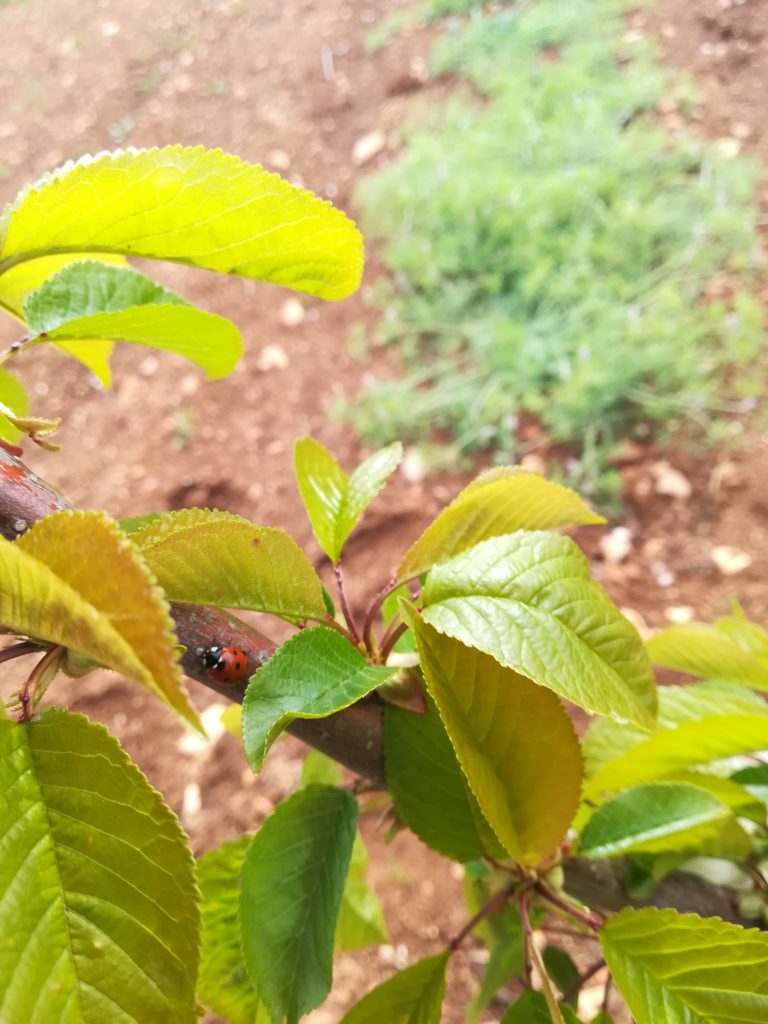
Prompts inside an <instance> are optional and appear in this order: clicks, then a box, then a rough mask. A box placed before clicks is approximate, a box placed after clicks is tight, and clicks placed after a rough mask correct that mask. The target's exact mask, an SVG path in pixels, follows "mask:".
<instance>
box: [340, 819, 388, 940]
mask: <svg viewBox="0 0 768 1024" xmlns="http://www.w3.org/2000/svg"><path fill="white" fill-rule="evenodd" d="M367 867H368V851H367V850H366V848H365V843H364V842H363V837H362V836H361V835H360V833H359V832H358V833H357V835H356V836H355V841H354V843H353V845H352V857H351V859H350V862H349V874H348V875H347V881H346V884H345V886H344V894H343V896H342V898H341V907H340V908H339V919H338V921H337V923H336V937H335V939H334V947H335V948H336V949H337V950H339V951H346V950H352V949H362V948H363V947H364V946H372V945H373V944H374V943H380V942H389V932H388V931H387V926H386V924H385V923H384V913H383V911H382V909H381V903H380V902H379V898H378V896H377V895H376V893H375V892H374V891H373V889H371V887H370V886H369V885H368V884H367V883H366V881H365V872H366V869H367Z"/></svg>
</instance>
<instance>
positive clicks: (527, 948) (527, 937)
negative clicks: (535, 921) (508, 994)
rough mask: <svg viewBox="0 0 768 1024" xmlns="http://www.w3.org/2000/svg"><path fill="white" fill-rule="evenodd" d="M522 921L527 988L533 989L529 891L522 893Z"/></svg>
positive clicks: (522, 891)
mask: <svg viewBox="0 0 768 1024" xmlns="http://www.w3.org/2000/svg"><path fill="white" fill-rule="evenodd" d="M519 903H520V920H521V921H522V922H523V972H524V980H525V985H526V988H530V987H531V950H532V947H533V929H532V928H531V915H530V914H529V913H528V889H527V888H524V889H522V890H521V891H520V897H519Z"/></svg>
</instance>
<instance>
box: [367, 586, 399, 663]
mask: <svg viewBox="0 0 768 1024" xmlns="http://www.w3.org/2000/svg"><path fill="white" fill-rule="evenodd" d="M399 583H400V581H399V580H398V579H397V577H396V576H393V577H392V578H391V579H389V580H387V582H386V583H385V584H384V586H383V587H380V588H379V590H378V591H377V592H376V594H375V595H374V598H373V600H372V601H371V604H370V607H369V608H368V611H367V612H366V613H365V619H364V620H363V641H364V643H365V649H366V650H367V651H368V652H370V651H371V650H372V645H371V641H372V633H373V620H374V619H375V618H376V613H377V612H378V610H379V608H381V606H382V605H383V604H384V602H385V601H386V599H387V598H388V597H389V595H390V594H391V593H392V591H393V590H396V589H397V587H398V586H399Z"/></svg>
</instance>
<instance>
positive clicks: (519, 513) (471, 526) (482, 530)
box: [397, 466, 605, 580]
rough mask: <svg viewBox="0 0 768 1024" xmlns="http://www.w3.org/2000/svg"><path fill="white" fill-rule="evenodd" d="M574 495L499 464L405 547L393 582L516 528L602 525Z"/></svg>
mask: <svg viewBox="0 0 768 1024" xmlns="http://www.w3.org/2000/svg"><path fill="white" fill-rule="evenodd" d="M604 522H605V520H604V519H603V518H602V516H597V515H594V513H592V512H590V510H589V509H588V508H587V506H586V505H585V504H584V502H583V501H582V499H581V498H580V497H579V496H578V494H576V493H575V492H574V491H571V490H569V489H568V488H567V487H562V486H561V485H560V484H555V483H552V482H551V481H549V480H545V479H544V477H542V476H540V475H539V474H538V473H528V472H526V471H525V470H523V469H520V468H519V467H517V466H499V467H497V468H495V469H490V470H487V471H486V472H485V473H481V475H480V476H479V477H478V478H477V479H476V480H473V481H472V483H471V484H469V486H468V487H465V488H464V490H463V491H462V492H461V493H460V494H459V496H458V497H457V498H455V499H454V501H452V502H451V504H450V505H448V507H447V508H444V509H443V511H442V512H441V513H440V515H439V516H438V517H437V519H435V521H434V522H433V523H432V524H431V525H430V526H428V527H427V529H426V530H425V531H424V533H422V535H421V536H420V537H419V539H418V540H417V541H416V542H415V543H414V544H413V545H412V546H411V547H410V548H409V549H408V551H407V552H406V554H405V557H404V558H403V560H402V562H401V563H400V567H399V569H398V570H397V576H398V579H401V580H405V579H413V578H414V577H415V576H420V575H421V574H422V573H424V572H426V571H427V569H431V568H432V566H433V565H436V564H437V563H438V562H445V561H447V560H448V559H449V558H453V556H454V555H458V554H460V553H461V552H462V551H466V550H467V548H471V547H474V546H475V544H479V543H480V541H483V540H489V539H490V538H491V537H499V536H502V535H503V534H506V533H514V532H515V531H517V530H553V529H555V528H557V527H559V526H576V525H579V524H581V523H604Z"/></svg>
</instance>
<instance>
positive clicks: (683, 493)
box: [650, 460, 693, 501]
mask: <svg viewBox="0 0 768 1024" xmlns="http://www.w3.org/2000/svg"><path fill="white" fill-rule="evenodd" d="M650 469H651V475H652V476H653V478H654V480H655V490H656V493H657V494H665V495H668V496H669V497H670V498H682V499H683V500H684V501H685V500H686V499H688V498H690V496H691V493H692V492H693V488H692V487H691V482H690V480H689V479H688V477H687V476H684V475H683V474H682V473H681V472H680V470H679V469H675V468H674V466H670V464H669V463H668V462H665V461H663V460H662V461H661V462H654V463H653V465H652V466H651V467H650Z"/></svg>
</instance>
